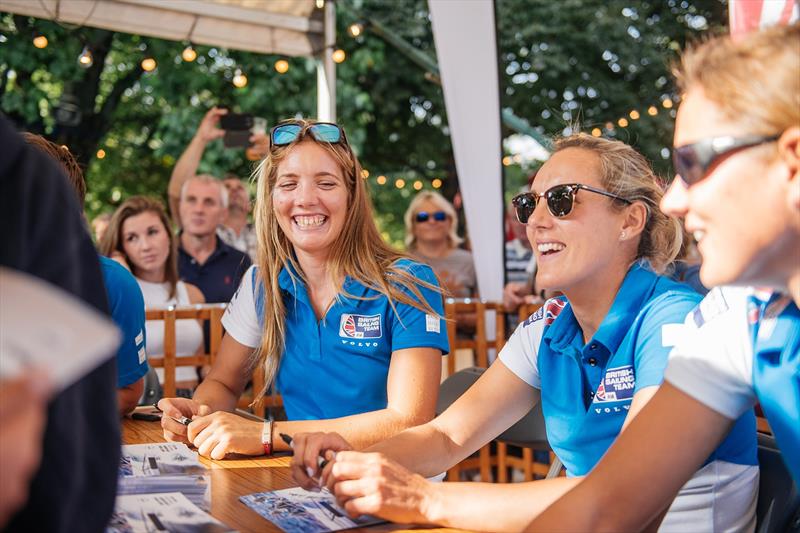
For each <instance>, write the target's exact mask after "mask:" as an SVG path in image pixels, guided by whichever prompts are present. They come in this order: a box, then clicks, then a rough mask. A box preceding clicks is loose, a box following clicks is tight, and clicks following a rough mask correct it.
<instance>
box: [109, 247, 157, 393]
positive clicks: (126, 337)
mask: <svg viewBox="0 0 800 533" xmlns="http://www.w3.org/2000/svg"><path fill="white" fill-rule="evenodd" d="M101 265H102V267H103V278H104V281H105V283H106V293H107V294H108V305H109V307H110V309H111V319H112V320H113V321H114V323H115V324H116V325H117V327H118V328H119V329H120V330H121V331H122V344H121V345H120V347H119V350H117V388H121V387H127V386H128V385H131V384H132V383H136V382H137V381H138V380H139V379H141V378H142V377H143V376H144V375H145V374H147V370H148V366H147V357H146V354H145V348H144V347H145V327H144V298H143V297H142V291H141V289H140V288H139V284H138V283H136V279H134V277H133V275H132V274H131V273H130V272H128V271H127V270H126V269H125V268H124V267H122V266H121V265H119V264H117V263H115V262H113V261H111V260H110V259H106V258H101Z"/></svg>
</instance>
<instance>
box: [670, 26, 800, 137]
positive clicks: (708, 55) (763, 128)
mask: <svg viewBox="0 0 800 533" xmlns="http://www.w3.org/2000/svg"><path fill="white" fill-rule="evenodd" d="M673 71H674V74H675V77H676V78H677V80H678V85H679V87H680V89H681V90H682V92H684V93H685V92H689V91H691V90H693V89H695V88H698V87H700V88H702V90H703V93H704V95H705V96H706V97H707V98H708V99H709V100H711V101H713V102H714V103H715V104H716V105H717V106H718V107H719V109H720V110H721V111H722V113H723V114H724V116H725V117H726V118H728V119H730V120H731V121H732V122H736V123H740V124H743V125H745V126H746V127H747V128H748V129H749V130H750V132H751V133H753V134H761V135H774V134H779V133H782V132H783V131H785V130H787V129H788V128H790V127H793V126H799V125H800V25H797V24H793V25H791V26H775V27H772V28H767V29H765V30H761V31H758V32H754V33H751V34H749V35H746V36H744V37H743V38H741V39H739V40H734V39H732V38H731V37H730V36H720V37H715V38H712V39H710V40H707V41H705V42H702V43H700V44H698V45H695V46H692V47H689V48H688V49H687V50H686V51H685V52H684V53H683V55H682V56H681V60H680V64H678V65H676V66H675V67H674V69H673Z"/></svg>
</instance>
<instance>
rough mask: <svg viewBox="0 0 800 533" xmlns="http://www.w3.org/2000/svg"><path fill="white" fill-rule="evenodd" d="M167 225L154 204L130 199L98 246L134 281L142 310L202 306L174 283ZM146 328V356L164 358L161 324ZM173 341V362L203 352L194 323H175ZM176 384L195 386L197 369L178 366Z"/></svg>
mask: <svg viewBox="0 0 800 533" xmlns="http://www.w3.org/2000/svg"><path fill="white" fill-rule="evenodd" d="M169 226H170V224H169V219H168V218H167V215H166V213H165V212H164V208H163V207H162V206H161V204H160V203H159V202H158V201H157V200H154V199H152V198H146V197H144V196H134V197H131V198H128V199H127V200H126V201H125V202H124V203H123V204H122V205H121V206H119V208H118V209H117V210H116V211H115V212H114V215H113V216H112V217H111V222H110V223H109V226H108V229H107V230H106V232H105V235H104V237H103V241H102V242H101V243H100V251H101V253H103V254H104V255H107V256H109V257H111V258H112V259H114V260H116V261H118V262H120V263H122V264H123V265H124V266H125V267H126V268H128V269H129V270H130V271H131V272H132V273H133V275H134V276H135V277H136V281H137V282H138V283H139V287H141V289H142V295H143V296H144V303H145V307H146V308H147V309H159V308H164V307H168V306H171V305H174V306H177V307H181V306H188V305H191V304H200V303H204V302H205V299H204V298H203V293H202V292H200V289H198V288H197V287H195V286H194V285H190V284H189V283H184V282H183V281H180V280H178V267H177V259H176V257H177V253H176V245H175V237H174V236H173V234H172V232H170V231H169ZM145 327H146V330H147V340H146V350H147V353H148V354H149V355H153V354H163V353H164V327H163V325H162V323H161V322H160V321H156V320H148V321H147V322H146V326H145ZM175 340H176V348H177V350H176V354H177V356H178V357H185V356H190V355H193V354H195V353H197V352H201V353H202V351H203V330H202V327H201V326H200V324H199V323H198V321H196V320H190V319H184V320H177V321H176V323H175ZM157 372H158V378H159V380H160V381H162V382H163V380H164V371H163V370H162V369H158V370H157ZM175 381H176V385H177V387H178V388H179V389H193V388H194V387H196V386H197V371H196V369H195V368H194V367H192V366H179V367H177V369H176V371H175Z"/></svg>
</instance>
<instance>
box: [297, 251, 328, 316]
mask: <svg viewBox="0 0 800 533" xmlns="http://www.w3.org/2000/svg"><path fill="white" fill-rule="evenodd" d="M295 254H296V256H297V262H298V263H299V264H300V268H302V269H303V274H304V275H305V279H306V291H307V292H308V297H309V299H310V300H311V305H312V306H313V308H314V312H315V314H316V316H317V319H322V317H324V316H325V313H326V312H327V310H328V308H329V307H330V306H331V304H332V302H333V299H334V298H335V297H336V284H335V282H334V280H333V278H332V277H331V275H330V271H329V269H328V256H327V254H325V255H322V254H320V255H314V254H307V253H303V252H298V251H297V250H296V251H295Z"/></svg>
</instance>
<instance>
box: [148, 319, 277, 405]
mask: <svg viewBox="0 0 800 533" xmlns="http://www.w3.org/2000/svg"><path fill="white" fill-rule="evenodd" d="M225 308H226V304H203V305H200V304H198V305H193V306H190V307H168V308H166V309H148V310H146V311H145V319H146V320H161V321H163V322H164V353H163V354H148V362H149V363H150V366H152V367H155V368H163V369H164V384H163V389H164V396H165V397H167V398H170V397H174V396H175V395H176V392H177V391H176V386H175V369H176V367H178V366H203V365H213V364H214V361H215V359H216V357H217V352H219V346H220V343H221V342H222V335H223V332H224V331H223V328H222V315H223V314H224V313H225ZM183 319H191V320H208V321H209V323H210V325H209V337H210V338H209V351H208V353H205V354H202V355H191V356H186V357H178V356H177V353H176V339H175V321H176V320H183ZM263 387H264V371H263V369H262V368H256V369H255V371H254V372H253V377H252V390H251V391H248V392H246V393H245V394H243V395H242V397H241V398H239V401H238V403H237V407H239V408H244V409H247V408H251V409H252V410H253V412H254V413H256V414H258V413H259V412H261V413H263V409H264V408H265V407H268V406H274V405H281V400H280V397H279V396H277V397H268V398H264V399H262V400H260V401H259V402H257V403H256V404H253V396H254V394H256V393H258V391H260V390H261V389H262V388H263Z"/></svg>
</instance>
